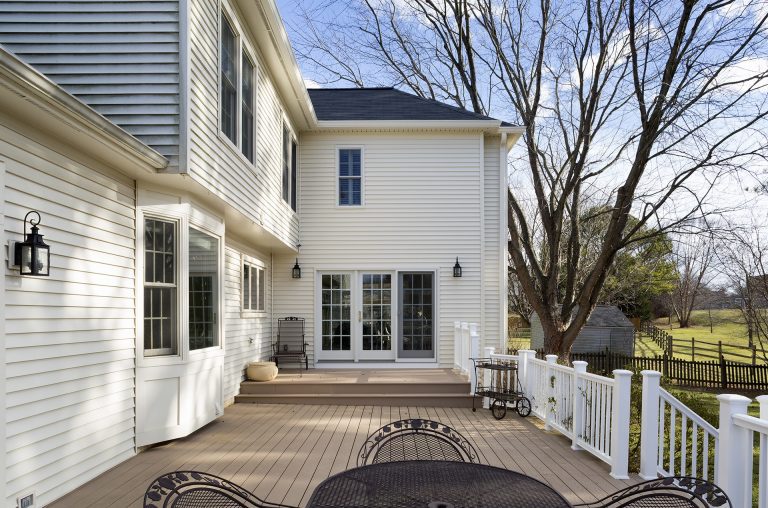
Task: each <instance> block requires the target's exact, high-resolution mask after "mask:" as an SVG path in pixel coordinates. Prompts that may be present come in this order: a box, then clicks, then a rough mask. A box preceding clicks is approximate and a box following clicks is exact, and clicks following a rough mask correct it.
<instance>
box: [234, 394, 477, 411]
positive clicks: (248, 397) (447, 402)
mask: <svg viewBox="0 0 768 508" xmlns="http://www.w3.org/2000/svg"><path fill="white" fill-rule="evenodd" d="M468 392H469V390H467V391H465V392H464V393H463V394H458V393H414V392H411V393H396V394H393V393H316V394H306V393H303V394H301V393H298V394H291V393H287V394H285V393H281V394H274V393H273V394H264V393H262V394H241V395H237V396H236V397H235V402H237V403H250V404H307V405H334V406H421V407H464V408H467V407H472V396H471V395H469V394H468Z"/></svg>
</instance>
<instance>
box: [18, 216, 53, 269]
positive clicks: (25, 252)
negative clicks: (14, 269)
mask: <svg viewBox="0 0 768 508" xmlns="http://www.w3.org/2000/svg"><path fill="white" fill-rule="evenodd" d="M32 214H35V215H37V220H35V219H29V224H30V225H31V226H32V229H31V232H30V233H29V234H27V219H28V218H29V216H30V215H32ZM39 224H40V214H39V213H38V212H36V211H34V210H33V211H31V212H27V215H25V216H24V229H23V231H22V232H21V233H22V235H23V236H24V241H23V242H18V243H16V246H15V248H14V260H15V261H16V264H18V265H19V272H20V273H21V275H29V276H31V277H48V276H49V275H50V266H51V251H50V248H49V247H48V245H46V243H45V242H43V235H41V234H39V233H38V231H39V228H38V227H37V226H38V225H39Z"/></svg>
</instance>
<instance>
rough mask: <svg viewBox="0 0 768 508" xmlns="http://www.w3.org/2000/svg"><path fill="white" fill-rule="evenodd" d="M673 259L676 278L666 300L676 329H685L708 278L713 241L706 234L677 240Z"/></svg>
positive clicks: (710, 276)
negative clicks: (676, 325) (677, 324)
mask: <svg viewBox="0 0 768 508" xmlns="http://www.w3.org/2000/svg"><path fill="white" fill-rule="evenodd" d="M673 258H674V262H675V268H676V271H677V273H676V275H677V280H676V281H675V288H674V289H673V290H672V292H671V294H670V303H671V305H672V309H673V310H674V312H675V316H677V321H678V323H680V328H688V327H689V326H690V320H691V313H692V312H693V309H694V308H695V307H696V302H697V299H698V298H700V296H701V293H702V290H703V289H704V288H706V287H707V284H708V283H709V282H710V281H711V280H712V271H711V269H712V261H713V259H714V253H713V242H712V240H711V239H710V238H708V237H706V236H697V237H695V238H691V239H679V240H678V241H677V242H675V248H674V252H673Z"/></svg>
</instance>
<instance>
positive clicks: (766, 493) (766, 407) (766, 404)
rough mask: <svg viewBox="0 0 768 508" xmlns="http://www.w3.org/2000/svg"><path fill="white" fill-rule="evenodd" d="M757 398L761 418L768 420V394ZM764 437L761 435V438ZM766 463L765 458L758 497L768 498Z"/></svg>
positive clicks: (762, 461)
mask: <svg viewBox="0 0 768 508" xmlns="http://www.w3.org/2000/svg"><path fill="white" fill-rule="evenodd" d="M755 400H757V402H758V403H759V404H760V419H761V420H768V395H759V396H757V397H755ZM762 439H763V438H762V437H761V440H762ZM766 466H768V464H766V462H765V460H761V461H760V469H759V476H758V478H759V479H760V483H759V486H758V489H759V493H758V499H768V481H765V479H766V478H768V476H766V473H768V471H766Z"/></svg>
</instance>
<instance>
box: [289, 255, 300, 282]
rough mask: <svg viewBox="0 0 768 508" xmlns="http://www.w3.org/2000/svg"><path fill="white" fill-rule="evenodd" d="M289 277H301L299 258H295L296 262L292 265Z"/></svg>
mask: <svg viewBox="0 0 768 508" xmlns="http://www.w3.org/2000/svg"><path fill="white" fill-rule="evenodd" d="M291 277H293V278H294V279H300V278H301V267H300V266H299V258H296V264H295V265H293V270H291Z"/></svg>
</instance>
